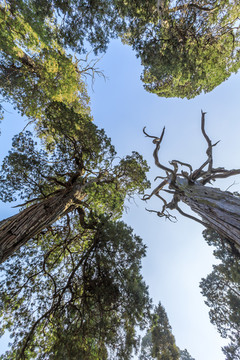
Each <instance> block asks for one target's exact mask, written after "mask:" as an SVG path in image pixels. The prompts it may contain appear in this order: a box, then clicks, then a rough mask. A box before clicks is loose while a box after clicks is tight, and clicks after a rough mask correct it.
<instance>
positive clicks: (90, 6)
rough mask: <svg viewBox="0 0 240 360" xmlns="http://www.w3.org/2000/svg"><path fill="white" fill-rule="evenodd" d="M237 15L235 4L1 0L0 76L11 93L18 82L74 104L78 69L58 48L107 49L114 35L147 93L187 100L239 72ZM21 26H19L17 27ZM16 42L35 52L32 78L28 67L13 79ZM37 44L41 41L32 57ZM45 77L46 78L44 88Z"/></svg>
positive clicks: (239, 8)
mask: <svg viewBox="0 0 240 360" xmlns="http://www.w3.org/2000/svg"><path fill="white" fill-rule="evenodd" d="M239 11H240V5H239V1H237V0H234V1H223V0H217V1H208V0H203V1H200V2H192V1H190V0H178V1H160V2H157V1H155V0H150V1H143V0H140V1H137V2H136V1H135V2H133V1H128V0H111V1H106V0H97V1H94V2H92V1H90V0H77V1H75V0H68V1H64V2H63V1H59V0H54V1H50V0H40V1H39V0H29V1H23V0H22V1H19V2H18V4H15V2H13V1H10V0H8V1H7V6H6V7H5V9H4V10H3V8H2V13H3V14H5V15H4V16H2V21H3V24H4V23H5V22H6V13H7V14H8V18H7V23H9V26H8V27H7V28H6V27H5V30H3V34H4V36H3V38H2V39H3V42H4V43H5V44H7V45H3V46H5V48H6V47H7V50H5V53H4V54H5V55H4V56H5V58H6V60H5V61H6V62H7V65H6V64H3V65H4V66H5V68H6V70H5V71H3V70H2V71H3V74H4V75H5V76H6V75H7V78H9V79H10V80H11V81H10V80H9V81H10V83H9V87H10V88H11V89H13V87H14V86H15V85H14V84H19V85H17V86H19V87H20V88H21V89H24V88H25V89H26V92H28V91H29V87H30V86H32V87H33V85H35V86H36V87H37V90H34V91H37V92H39V94H38V97H39V98H40V95H41V96H42V97H43V96H44V94H45V92H46V96H50V97H51V99H52V100H58V101H59V100H60V99H62V101H64V102H67V101H68V100H67V99H68V98H69V99H72V100H73V101H74V99H75V96H76V94H77V92H78V91H80V93H81V92H82V91H83V90H82V84H81V80H79V78H78V72H77V71H76V68H77V64H76V63H74V61H73V59H72V57H71V56H67V55H66V54H65V53H64V51H63V49H68V48H69V47H70V48H71V49H72V50H74V51H78V53H82V52H84V51H85V50H84V47H85V42H86V41H88V42H89V43H90V45H91V46H92V48H93V50H94V52H95V53H98V52H99V51H106V49H107V44H108V42H109V39H110V38H114V37H120V38H121V40H122V41H123V42H124V43H127V44H129V45H130V46H132V48H133V49H134V50H135V51H136V55H137V56H138V57H140V59H141V62H142V65H143V66H144V71H143V74H142V77H141V78H142V81H143V82H144V87H145V89H146V90H147V91H150V92H152V93H156V94H157V95H159V96H164V97H182V98H183V97H187V98H193V97H195V96H196V95H198V94H200V93H201V92H202V91H204V92H209V91H211V90H212V89H214V88H215V87H216V86H217V85H219V84H220V83H222V82H223V81H224V80H226V79H227V78H228V77H229V76H230V75H231V73H233V72H236V71H237V70H238V69H239V66H240V63H239V24H238V16H239ZM8 19H10V20H8ZM22 23H24V26H25V28H24V27H23V29H22V28H21V30H19V29H20V26H19V24H22ZM6 29H7V30H6ZM9 30H10V31H9ZM19 32H20V35H19ZM11 34H12V35H11ZM26 35H27V36H26ZM23 36H24V41H23V39H22V38H23ZM9 38H10V39H9ZM33 39H34V40H33ZM18 41H21V42H22V43H24V48H25V49H26V51H25V54H29V52H30V53H31V54H33V55H34V56H33V58H34V66H33V67H32V68H31V71H30V73H31V74H28V76H30V77H31V78H32V79H31V81H30V79H29V78H27V80H26V77H27V76H25V72H27V71H28V70H29V67H30V65H29V64H28V65H27V63H24V66H21V72H20V75H17V73H18V71H19V65H18V64H19V62H20V63H22V60H23V53H21V51H19V49H20V47H19V46H18ZM36 42H37V43H38V44H39V42H40V44H42V45H41V48H40V49H39V48H38V49H37V50H38V53H37V52H36ZM13 44H14V47H13V46H12V45H13ZM34 44H35V45H34ZM10 48H14V49H15V50H14V52H13V50H10ZM27 49H28V50H27ZM59 51H60V52H61V54H59ZM12 52H13V53H12ZM19 54H21V55H19ZM46 58H48V59H49V60H48V61H46ZM24 59H26V56H24ZM12 66H14V67H15V68H14V69H13V68H12ZM16 67H17V72H16ZM3 69H4V68H3ZM59 74H60V75H59ZM64 74H67V75H66V76H64ZM69 75H70V77H69ZM59 76H60V78H61V80H59ZM45 77H46V79H47V78H49V79H50V80H51V81H52V85H51V86H50V88H49V89H47V86H45V81H44V79H45ZM64 83H65V84H67V85H66V88H65V86H64ZM30 84H31V85H30ZM3 85H4V84H3ZM28 85H29V86H28ZM59 85H60V86H59ZM68 85H69V86H68ZM72 85H73V91H72V92H71V87H72ZM5 87H6V86H5ZM79 88H80V89H79ZM42 90H43V92H42ZM8 91H10V90H8ZM13 91H14V90H12V92H13ZM15 92H16V93H15V97H17V96H20V90H19V92H18V95H17V90H15ZM33 95H34V94H33ZM36 95H37V93H36ZM11 96H13V94H12V93H11ZM72 100H71V101H72ZM25 101H26V100H25ZM29 106H30V105H29ZM31 106H33V104H31ZM31 106H30V107H31ZM22 109H23V110H25V109H24V108H23V107H22ZM31 110H32V111H33V109H31ZM21 111H22V110H21ZM34 111H35V113H37V111H36V109H34Z"/></svg>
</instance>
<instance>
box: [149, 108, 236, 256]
mask: <svg viewBox="0 0 240 360" xmlns="http://www.w3.org/2000/svg"><path fill="white" fill-rule="evenodd" d="M164 131H165V128H163V130H162V134H161V136H160V137H157V136H151V135H149V134H147V133H146V131H145V128H144V129H143V132H144V134H145V135H146V136H147V137H150V138H152V139H153V144H154V145H155V149H154V151H153V157H154V160H155V164H156V166H157V167H158V168H160V169H161V170H163V171H164V172H165V176H158V177H157V178H160V179H163V181H162V182H161V183H160V184H159V185H158V186H157V187H156V188H155V189H154V190H153V191H152V193H151V194H150V195H147V194H146V195H144V198H143V199H144V200H149V199H150V198H151V197H152V196H153V195H155V196H157V197H158V198H159V199H160V200H161V201H162V202H163V206H162V210H160V211H156V210H148V211H150V212H155V213H157V215H158V216H159V217H165V218H167V219H170V220H175V219H176V218H175V217H174V216H173V215H171V213H170V212H169V209H170V210H172V209H176V210H177V211H178V212H179V213H180V214H182V215H184V216H187V217H188V218H190V219H193V220H195V221H198V222H200V223H201V224H202V225H204V226H206V227H210V228H212V229H214V230H215V231H217V232H218V234H219V235H220V236H221V237H222V238H225V239H227V241H230V242H231V243H232V244H233V245H234V247H235V248H236V250H237V251H238V253H239V256H240V197H238V196H235V195H233V194H231V193H230V192H228V191H221V190H220V189H217V188H214V187H210V186H206V184H211V182H212V181H215V180H216V179H221V178H228V177H230V176H233V175H240V169H232V170H226V169H225V168H224V167H218V168H214V167H213V154H212V149H213V147H214V146H215V145H217V143H218V142H216V143H215V144H212V142H211V140H210V138H209V137H208V135H207V134H206V131H205V113H204V112H202V118H201V131H202V134H203V136H204V138H205V140H206V142H207V145H208V146H207V150H206V154H207V160H206V161H205V162H204V163H203V164H202V165H201V166H200V167H199V168H198V169H196V170H193V168H192V166H191V165H190V164H188V163H186V162H182V161H179V160H172V161H171V162H170V165H171V166H172V168H170V167H167V166H165V165H163V164H161V162H160V161H159V156H158V153H159V149H160V144H161V142H162V140H163V136H164ZM180 167H185V168H186V169H187V171H183V170H179V168H180ZM165 185H168V187H169V189H168V190H166V189H163V188H164V187H165ZM162 190H163V191H166V192H168V193H170V194H172V195H173V197H172V200H171V201H170V202H169V203H168V202H167V201H166V199H164V197H162V196H161V195H160V192H161V191H162ZM181 201H182V202H184V203H185V204H187V205H188V206H189V207H190V208H191V209H192V211H194V212H195V213H196V214H198V215H199V216H200V218H201V220H200V219H198V218H196V217H194V216H192V215H189V214H186V213H185V212H184V211H182V210H181V208H180V207H179V202H181Z"/></svg>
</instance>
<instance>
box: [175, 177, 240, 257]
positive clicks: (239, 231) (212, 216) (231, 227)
mask: <svg viewBox="0 0 240 360" xmlns="http://www.w3.org/2000/svg"><path fill="white" fill-rule="evenodd" d="M176 185H177V186H178V188H179V190H181V192H182V195H180V199H181V200H182V201H183V202H184V203H186V204H187V205H188V206H190V208H191V209H192V210H193V211H194V212H195V213H197V214H198V215H199V216H200V217H201V218H202V220H203V221H204V222H205V223H206V224H208V225H209V227H211V228H213V229H214V230H216V231H217V232H218V233H219V234H220V235H222V236H223V237H225V238H227V239H229V240H232V241H233V242H234V244H235V246H236V248H237V249H238V250H239V251H240V198H239V197H237V196H234V195H232V194H231V193H230V192H228V191H221V190H220V189H216V188H213V187H209V186H204V185H202V184H200V183H198V182H196V183H195V184H191V185H189V184H188V181H187V179H182V178H177V180H176Z"/></svg>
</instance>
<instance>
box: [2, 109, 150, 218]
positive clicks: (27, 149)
mask: <svg viewBox="0 0 240 360" xmlns="http://www.w3.org/2000/svg"><path fill="white" fill-rule="evenodd" d="M46 117H47V120H45V119H44V120H43V123H42V126H41V128H40V129H39V135H40V136H41V137H42V138H43V141H42V143H43V146H42V147H40V145H38V144H37V143H35V142H34V140H33V138H32V134H31V133H30V132H29V131H26V132H25V133H20V134H19V135H17V136H15V137H14V139H13V147H12V150H11V151H10V152H9V155H8V156H7V157H6V158H5V159H4V161H3V165H2V171H1V178H0V188H1V199H2V200H3V201H12V200H15V197H14V195H15V194H16V195H18V196H20V198H21V199H24V200H25V201H27V202H30V201H35V202H36V201H37V202H39V201H42V200H43V199H45V198H46V197H49V196H51V195H53V194H56V193H57V192H58V191H61V190H63V189H67V188H71V187H72V186H73V185H74V184H76V183H77V184H80V185H82V186H83V187H84V189H85V190H84V193H85V199H84V202H83V207H84V208H90V209H92V210H94V211H97V212H99V214H101V213H105V212H107V213H109V212H111V213H112V214H114V216H116V217H119V216H121V213H122V211H123V206H124V201H125V198H126V197H131V196H132V195H134V194H135V193H137V192H138V193H140V194H141V193H143V191H144V189H146V187H148V186H149V182H148V181H147V179H146V171H148V166H147V164H146V162H145V161H144V160H143V159H142V157H141V155H139V154H138V153H136V152H133V153H132V155H131V156H126V157H125V158H123V159H121V160H120V161H118V162H117V159H116V153H115V150H114V147H113V146H112V145H111V143H110V139H109V138H107V136H106V135H105V133H104V131H103V130H99V129H97V127H96V126H95V125H94V124H93V123H92V121H90V118H89V116H88V115H81V114H76V113H75V112H74V110H73V109H69V108H68V107H67V106H66V105H64V104H62V103H53V104H51V105H50V106H49V107H48V108H47V110H46ZM45 125H46V127H45ZM47 126H48V128H47Z"/></svg>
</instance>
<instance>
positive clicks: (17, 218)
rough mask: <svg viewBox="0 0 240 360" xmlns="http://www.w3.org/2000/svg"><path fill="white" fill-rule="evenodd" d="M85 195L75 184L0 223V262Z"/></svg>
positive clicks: (72, 207) (70, 208)
mask: <svg viewBox="0 0 240 360" xmlns="http://www.w3.org/2000/svg"><path fill="white" fill-rule="evenodd" d="M84 196H85V194H84V193H83V187H82V186H81V185H79V184H75V185H74V186H73V187H71V188H70V189H67V190H62V191H61V192H59V193H57V194H56V195H54V196H52V197H49V198H47V199H44V200H42V201H41V202H39V203H37V204H34V205H31V206H29V207H28V208H26V209H24V210H23V211H21V212H19V213H18V214H16V215H14V216H11V217H9V218H7V219H5V220H2V221H1V222H0V262H3V261H5V260H6V259H7V258H8V257H9V256H10V255H12V254H13V253H14V252H15V251H16V250H17V249H19V247H20V246H22V245H23V244H25V243H26V242H27V241H28V240H29V239H31V238H32V237H33V236H35V235H37V234H38V233H39V232H40V231H41V230H43V229H45V228H46V227H48V226H49V225H51V224H52V223H54V222H55V221H56V220H58V219H59V218H61V217H62V216H63V215H64V214H66V213H68V212H69V211H72V210H73V209H74V208H75V207H76V202H77V201H78V200H82V199H83V198H84Z"/></svg>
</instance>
